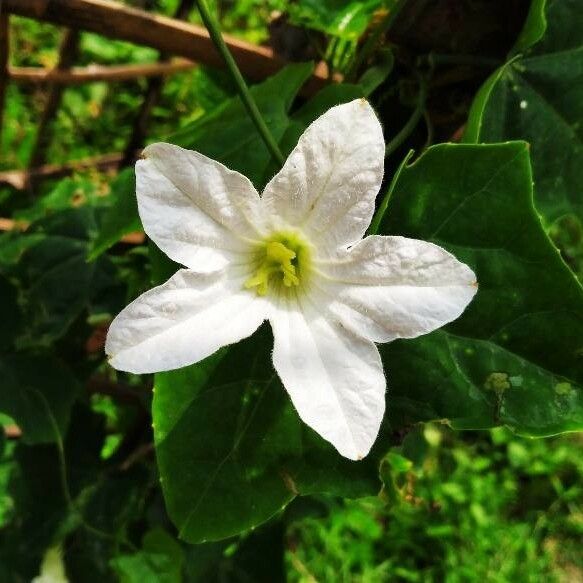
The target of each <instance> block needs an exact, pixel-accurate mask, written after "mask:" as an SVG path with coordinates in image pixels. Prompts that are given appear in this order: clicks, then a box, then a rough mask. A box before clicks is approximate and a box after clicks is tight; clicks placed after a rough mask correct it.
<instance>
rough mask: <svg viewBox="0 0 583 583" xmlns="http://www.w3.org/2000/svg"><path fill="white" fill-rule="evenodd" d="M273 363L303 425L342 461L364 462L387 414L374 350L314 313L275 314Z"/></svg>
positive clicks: (285, 310)
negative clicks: (312, 430) (327, 443)
mask: <svg viewBox="0 0 583 583" xmlns="http://www.w3.org/2000/svg"><path fill="white" fill-rule="evenodd" d="M269 320H270V323H271V326H272V328H273V336H274V350H273V364H274V366H275V369H276V370H277V372H278V374H279V376H280V378H281V380H282V382H283V385H284V387H285V388H286V390H287V391H288V393H289V395H290V397H291V399H292V402H293V404H294V406H295V408H296V409H297V411H298V414H299V416H300V417H301V418H302V420H303V421H304V422H305V423H306V424H307V425H309V426H310V427H311V428H312V429H314V431H316V432H317V433H319V434H320V435H321V436H322V437H323V438H324V439H326V440H327V441H329V442H330V443H331V444H332V445H333V446H334V447H335V448H336V449H337V450H338V451H339V452H340V453H341V454H342V455H343V456H345V457H347V458H350V459H353V460H357V459H362V458H363V457H364V456H365V455H366V454H367V453H368V452H369V450H370V448H371V446H372V444H373V443H374V440H375V438H376V436H377V434H378V431H379V427H380V424H381V420H382V418H383V413H384V410H385V388H386V383H385V377H384V374H383V367H382V363H381V359H380V356H379V353H378V350H377V348H376V346H375V345H374V344H373V343H372V342H369V341H367V340H364V339H362V338H359V337H358V336H356V335H354V334H352V333H351V332H350V331H348V330H346V329H344V328H342V327H341V326H339V325H337V324H335V323H333V322H331V321H328V320H326V319H325V318H323V317H322V316H321V315H319V314H318V313H316V311H315V310H314V309H312V310H309V312H306V311H302V310H301V309H300V308H299V307H298V306H296V307H295V308H294V307H291V306H288V307H287V308H279V309H276V310H275V311H274V312H273V313H272V315H271V316H270V318H269Z"/></svg>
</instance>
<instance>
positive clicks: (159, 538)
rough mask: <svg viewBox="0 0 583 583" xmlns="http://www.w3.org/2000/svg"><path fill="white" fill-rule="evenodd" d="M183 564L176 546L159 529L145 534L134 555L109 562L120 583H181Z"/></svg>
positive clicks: (172, 540)
mask: <svg viewBox="0 0 583 583" xmlns="http://www.w3.org/2000/svg"><path fill="white" fill-rule="evenodd" d="M183 564H184V553H183V551H182V548H181V546H180V544H179V543H177V542H176V541H175V540H174V539H173V538H172V537H171V536H170V535H169V534H168V533H167V532H166V531H165V530H163V529H161V528H156V529H154V530H150V531H149V532H147V533H146V535H145V536H144V540H143V543H142V550H141V551H139V552H138V553H135V554H133V555H121V556H119V557H116V558H115V559H112V560H111V561H110V565H111V567H112V568H113V570H114V571H115V573H116V574H117V575H118V577H119V580H120V581H121V583H181V581H182V580H183V579H182V567H183Z"/></svg>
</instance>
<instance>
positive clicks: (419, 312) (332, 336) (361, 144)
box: [106, 99, 476, 459]
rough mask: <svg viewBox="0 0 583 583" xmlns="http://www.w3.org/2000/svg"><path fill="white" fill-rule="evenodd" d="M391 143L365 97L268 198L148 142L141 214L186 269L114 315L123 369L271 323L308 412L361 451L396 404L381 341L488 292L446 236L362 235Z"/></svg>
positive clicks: (290, 381) (214, 345)
mask: <svg viewBox="0 0 583 583" xmlns="http://www.w3.org/2000/svg"><path fill="white" fill-rule="evenodd" d="M384 150H385V145H384V140H383V133H382V128H381V125H380V123H379V121H378V119H377V117H376V115H375V114H374V112H373V110H372V108H371V107H370V105H369V104H368V103H367V102H366V101H365V100H363V99H360V100H356V101H353V102H351V103H348V104H345V105H340V106H337V107H333V108H332V109H330V110H329V111H328V112H326V113H325V114H324V115H322V116H321V117H320V118H318V119H317V120H316V121H315V122H313V123H312V124H311V125H310V126H309V127H308V129H307V130H306V131H305V133H304V134H303V135H302V136H301V138H300V140H299V142H298V145H297V146H296V147H295V149H294V150H293V151H292V153H291V154H290V156H289V158H288V159H287V161H286V162H285V164H284V166H283V168H282V169H281V171H280V172H279V173H278V174H277V175H276V176H275V177H274V178H273V179H272V180H271V181H270V182H269V184H268V185H267V186H266V187H265V190H264V191H263V194H262V195H261V196H260V195H259V194H258V193H257V191H256V190H255V188H254V187H253V185H252V184H251V182H250V181H249V180H248V179H247V178H246V177H245V176H243V175H241V174H239V173H238V172H233V171H232V170H229V169H228V168H226V167H225V166H223V165H222V164H220V163H218V162H216V161H214V160H211V159H209V158H207V157H205V156H203V155H201V154H199V153H197V152H192V151H189V150H184V149H182V148H179V147H177V146H173V145H170V144H162V143H158V144H152V145H150V146H148V147H147V148H146V149H145V150H144V154H143V160H140V161H139V162H138V163H137V164H136V177H137V198H138V207H139V212H140V217H141V219H142V223H143V225H144V229H145V231H146V233H147V234H148V235H149V236H150V238H151V239H152V240H153V241H154V242H155V243H156V244H157V245H158V247H160V249H161V250H162V251H164V252H165V253H166V255H168V257H170V258H171V259H173V260H174V261H176V262H178V263H180V264H182V265H184V266H185V267H186V269H180V270H179V271H178V272H177V273H176V274H175V275H173V276H172V277H171V278H170V279H169V280H168V281H167V282H166V283H164V284H163V285H161V286H159V287H156V288H154V289H152V290H150V291H148V292H146V293H144V294H143V295H142V296H140V297H139V298H138V299H136V300H135V301H134V302H132V303H131V304H130V305H129V306H127V307H126V308H125V309H124V310H123V311H122V312H121V313H120V314H119V315H118V316H117V318H116V319H115V320H114V321H113V323H112V325H111V327H110V329H109V333H108V337H107V343H106V351H107V353H108V355H109V356H110V363H111V365H112V366H113V367H115V368H117V369H120V370H125V371H130V372H134V373H150V372H158V371H165V370H170V369H175V368H179V367H183V366H186V365H189V364H193V363H195V362H198V361H200V360H202V359H203V358H206V357H207V356H209V355H211V354H212V353H213V352H215V351H216V350H217V349H219V348H220V347H222V346H225V345H228V344H232V343H234V342H237V341H239V340H241V339H243V338H246V337H247V336H249V335H251V334H252V333H253V332H254V331H255V330H256V329H257V328H258V327H259V326H260V325H261V323H262V322H263V321H265V320H269V323H270V324H271V328H272V330H273V336H274V349H273V365H274V367H275V370H276V371H277V373H278V374H279V377H280V378H281V381H282V383H283V385H284V387H285V388H286V390H287V391H288V393H289V395H290V397H291V399H292V402H293V404H294V406H295V408H296V409H297V412H298V414H299V416H300V417H301V418H302V420H303V421H304V422H305V423H307V424H308V425H309V426H310V427H311V428H312V429H314V430H315V431H317V432H318V433H319V434H320V435H321V436H322V437H323V438H324V439H326V440H328V441H329V442H330V443H332V444H333V445H334V447H336V449H337V450H338V451H339V452H340V453H341V454H342V455H343V456H346V457H348V458H350V459H361V458H362V457H364V456H365V455H366V454H367V453H368V451H369V450H370V448H371V446H372V444H373V442H374V440H375V438H376V436H377V434H378V430H379V427H380V424H381V420H382V418H383V414H384V409H385V391H386V381H385V375H384V372H383V365H382V362H381V358H380V355H379V352H378V350H377V347H376V346H375V344H374V343H375V342H390V341H391V340H395V339H397V338H414V337H416V336H419V335H421V334H426V333H428V332H431V331H432V330H435V329H436V328H439V327H440V326H443V325H444V324H446V323H447V322H450V321H452V320H454V319H456V318H457V317H458V316H459V315H460V314H461V313H462V312H463V310H464V309H465V307H466V306H467V305H468V303H469V302H470V301H471V299H472V297H473V296H474V294H475V292H476V278H475V276H474V273H473V272H472V270H471V269H470V268H469V267H468V266H467V265H465V264H463V263H461V262H459V261H458V260H457V259H456V258H455V257H453V255H451V254H450V253H448V252H447V251H445V250H444V249H442V248H441V247H438V246H437V245H434V244H432V243H428V242H424V241H418V240H415V239H407V238H404V237H385V236H369V237H365V238H364V239H362V237H363V236H364V234H365V231H366V229H367V227H368V225H369V224H370V221H371V218H372V215H373V211H374V206H375V197H376V195H377V193H378V191H379V189H380V186H381V181H382V178H383V161H384ZM361 239H362V240H361ZM398 364H399V363H395V366H398Z"/></svg>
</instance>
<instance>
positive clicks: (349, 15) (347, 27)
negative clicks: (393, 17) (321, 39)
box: [287, 0, 383, 41]
mask: <svg viewBox="0 0 583 583" xmlns="http://www.w3.org/2000/svg"><path fill="white" fill-rule="evenodd" d="M382 5H383V0H367V1H365V2H361V1H359V2H346V1H345V0H300V1H299V2H295V3H291V4H290V5H289V6H288V7H287V8H288V11H289V15H290V18H291V22H293V23H294V24H297V25H300V26H307V27H308V28H312V29H314V30H320V31H322V32H325V33H326V34H329V35H332V36H336V37H338V38H341V39H344V40H350V41H356V40H358V39H359V38H360V36H361V35H362V33H363V32H364V31H365V30H366V27H367V26H368V23H369V22H370V20H371V18H372V15H373V12H374V11H375V10H376V9H378V8H380V7H381V6H382Z"/></svg>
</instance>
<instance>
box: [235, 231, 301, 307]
mask: <svg viewBox="0 0 583 583" xmlns="http://www.w3.org/2000/svg"><path fill="white" fill-rule="evenodd" d="M309 265H310V250H309V247H308V245H307V243H305V242H304V241H303V240H302V239H301V237H298V235H297V234H296V233H275V234H272V235H270V236H269V237H268V238H267V239H265V240H264V241H262V242H261V243H259V244H258V245H257V248H256V251H255V253H254V254H253V261H252V273H253V275H252V276H251V277H250V278H249V279H248V280H247V281H246V282H245V288H246V289H253V288H254V289H255V291H256V292H257V294H258V295H260V296H264V295H267V293H268V292H274V293H276V294H280V293H287V292H290V291H291V290H292V289H294V288H298V287H299V286H301V285H304V284H305V283H306V278H307V274H308V271H309Z"/></svg>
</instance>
